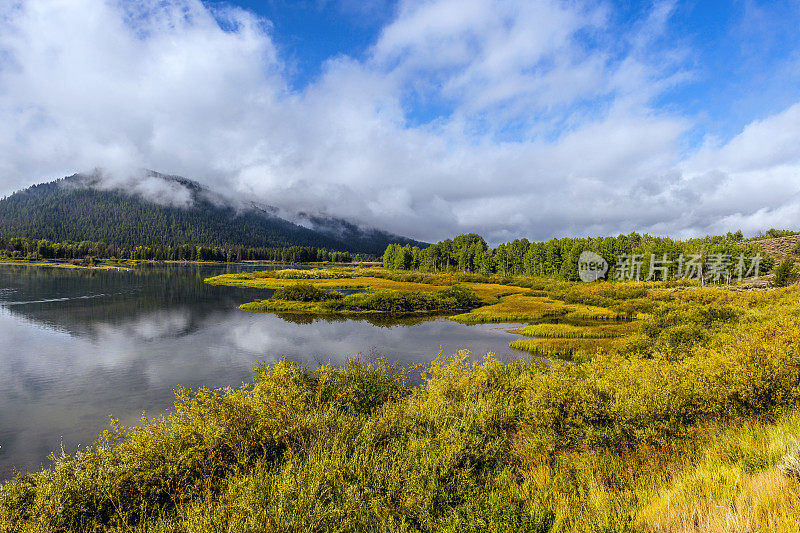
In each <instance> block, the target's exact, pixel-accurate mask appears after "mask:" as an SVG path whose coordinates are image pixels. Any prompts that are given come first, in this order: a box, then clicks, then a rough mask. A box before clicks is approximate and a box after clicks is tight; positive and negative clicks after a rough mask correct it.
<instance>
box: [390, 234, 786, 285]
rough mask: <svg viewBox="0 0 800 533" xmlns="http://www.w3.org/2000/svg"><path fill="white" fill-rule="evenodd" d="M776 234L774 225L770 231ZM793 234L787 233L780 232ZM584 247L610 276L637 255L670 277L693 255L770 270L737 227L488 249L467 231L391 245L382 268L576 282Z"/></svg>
mask: <svg viewBox="0 0 800 533" xmlns="http://www.w3.org/2000/svg"><path fill="white" fill-rule="evenodd" d="M770 231H771V232H773V233H778V230H770ZM780 233H785V234H791V232H788V231H787V232H780ZM584 251H592V252H595V253H596V254H598V255H600V256H602V257H603V259H605V260H606V261H607V262H608V264H609V271H608V274H607V276H608V279H614V278H615V276H616V274H617V270H616V269H617V265H618V264H619V260H620V259H621V258H631V257H633V256H636V257H637V258H638V259H637V260H641V266H640V276H641V278H642V279H646V278H647V277H648V276H649V275H650V269H651V263H650V258H651V257H653V258H657V259H658V261H659V263H658V265H659V268H661V269H667V271H668V275H669V277H676V275H679V274H680V273H679V269H680V267H681V261H688V259H689V258H691V257H692V256H695V257H700V258H702V260H703V261H710V260H718V261H727V262H728V263H727V266H728V267H730V270H731V271H733V270H734V269H735V267H736V266H737V261H739V259H740V258H742V257H744V258H745V259H746V264H745V267H746V268H748V269H749V268H750V267H751V266H752V265H753V258H755V257H756V256H760V257H759V261H758V263H759V264H758V267H759V271H760V272H761V273H763V272H767V271H769V270H770V269H771V268H772V266H773V264H774V261H773V259H772V258H771V257H769V256H767V255H766V254H765V252H764V251H763V250H762V249H761V248H759V247H758V246H757V245H755V244H753V243H752V242H751V241H750V240H747V239H745V238H744V237H743V235H742V232H741V231H737V232H735V233H728V234H727V235H721V236H707V237H703V238H695V239H688V240H685V241H681V240H675V239H671V238H669V237H653V236H650V235H646V234H645V235H640V234H639V233H630V234H628V235H619V236H617V237H596V238H570V237H567V238H560V239H551V240H549V241H546V242H530V241H528V239H517V240H514V241H512V242H508V243H503V244H500V245H499V246H497V247H496V248H491V247H489V246H488V245H487V244H486V241H485V240H484V239H483V237H481V236H480V235H477V234H475V233H468V234H465V235H459V236H457V237H455V238H454V239H445V240H443V241H440V242H437V243H436V244H432V245H431V246H429V247H427V248H417V247H412V246H409V245H406V246H400V245H399V244H390V245H389V246H388V247H387V248H386V251H385V252H384V254H383V265H384V267H386V268H388V269H392V270H419V271H423V272H443V271H460V272H475V273H480V274H484V275H491V274H500V275H503V276H519V275H529V276H548V277H556V278H559V279H564V280H569V281H577V280H578V279H579V276H578V260H579V257H580V254H581V253H582V252H584Z"/></svg>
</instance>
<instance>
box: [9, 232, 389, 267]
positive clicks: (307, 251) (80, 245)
mask: <svg viewBox="0 0 800 533" xmlns="http://www.w3.org/2000/svg"><path fill="white" fill-rule="evenodd" d="M0 257H4V258H6V259H16V260H28V261H38V260H42V259H62V260H87V259H121V260H122V259H124V260H143V261H220V262H235V261H280V262H286V263H308V262H316V261H331V262H337V263H339V262H342V263H349V262H353V261H355V262H360V261H373V260H375V257H373V256H371V255H368V254H353V253H350V252H340V251H335V250H327V249H325V248H316V247H313V246H286V247H272V248H268V247H263V248H253V247H244V246H205V245H194V244H175V245H156V246H117V245H115V244H107V243H103V242H90V241H82V242H50V241H48V240H44V239H25V238H11V239H4V238H2V237H0Z"/></svg>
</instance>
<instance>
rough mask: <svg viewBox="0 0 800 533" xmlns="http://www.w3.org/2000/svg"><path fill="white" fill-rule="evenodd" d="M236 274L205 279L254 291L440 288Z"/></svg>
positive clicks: (383, 281) (382, 281) (378, 280)
mask: <svg viewBox="0 0 800 533" xmlns="http://www.w3.org/2000/svg"><path fill="white" fill-rule="evenodd" d="M237 276H238V274H222V275H220V276H214V277H212V278H208V279H206V280H205V281H206V283H209V284H211V285H230V286H232V287H249V288H254V289H280V288H281V287H287V286H291V285H296V284H297V283H300V282H302V283H310V284H312V285H314V286H316V287H319V288H320V289H337V290H347V289H383V290H394V291H422V292H435V291H438V290H439V289H441V288H442V287H441V286H438V285H430V284H426V283H411V282H406V281H392V280H388V279H381V278H372V277H366V276H359V277H355V278H339V279H293V278H243V277H237Z"/></svg>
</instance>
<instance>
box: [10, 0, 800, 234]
mask: <svg viewBox="0 0 800 533" xmlns="http://www.w3.org/2000/svg"><path fill="white" fill-rule="evenodd" d="M395 9H396V11H395V14H394V17H393V18H392V19H391V21H390V22H389V23H388V24H387V25H385V26H384V27H383V28H382V31H381V32H380V35H379V37H378V38H377V39H376V41H375V42H374V43H373V44H372V46H371V47H370V49H369V50H367V52H366V53H365V54H364V57H361V58H353V57H348V56H335V57H331V58H330V59H328V60H327V62H326V63H325V65H324V66H323V69H322V73H321V74H320V75H319V76H318V77H317V78H316V79H314V80H313V81H311V82H310V83H308V84H307V85H305V86H304V87H302V88H300V89H296V88H292V87H291V84H290V83H289V74H288V73H287V68H288V67H287V65H286V63H285V59H284V58H282V57H281V54H280V53H279V51H278V50H279V49H280V47H279V46H277V44H276V43H275V42H274V40H273V36H272V32H271V25H270V22H269V21H267V20H263V19H260V18H258V17H257V16H256V15H254V14H252V13H250V12H247V11H245V10H242V9H239V8H236V7H229V6H227V7H226V6H222V7H221V6H219V5H217V4H214V6H213V7H209V6H207V5H204V4H203V3H201V2H199V1H192V0H166V1H156V0H145V1H141V2H122V1H111V0H108V1H102V0H49V1H44V0H41V1H39V0H27V1H23V2H17V1H11V0H0V153H2V154H4V155H3V156H2V157H0V194H9V193H10V192H12V191H13V190H16V189H19V188H22V187H25V186H27V185H30V184H32V183H35V182H40V181H45V180H48V179H55V178H58V177H61V176H64V175H67V174H72V173H74V172H78V171H84V170H88V169H92V168H95V167H103V168H104V169H106V172H108V173H111V174H116V175H130V174H131V173H133V172H134V171H133V170H132V169H137V168H143V167H144V168H152V169H155V170H157V171H159V172H163V173H167V174H178V175H183V176H186V177H189V178H192V179H196V180H198V181H200V182H201V183H203V184H204V185H206V186H208V187H210V188H211V189H213V190H217V191H220V192H222V193H224V194H225V195H226V196H237V197H240V198H247V199H248V200H256V201H258V202H261V203H265V204H269V205H275V206H279V207H281V208H282V209H284V210H286V211H304V212H318V213H325V214H329V215H334V216H340V217H345V218H348V219H351V220H354V221H357V222H360V223H365V224H369V225H373V226H377V227H380V228H383V229H388V230H390V231H393V232H395V233H400V234H404V235H408V236H411V237H415V238H418V239H422V240H429V241H433V240H438V239H440V238H444V237H447V236H452V235H454V234H457V233H462V232H468V231H476V232H479V233H481V234H483V235H485V236H486V237H487V240H489V241H491V242H493V243H497V242H499V241H503V240H507V239H513V238H516V237H523V236H524V237H528V238H533V239H545V238H549V237H552V236H563V235H596V234H613V233H619V232H629V231H633V230H636V231H639V232H650V233H659V234H671V235H676V236H686V235H696V234H705V233H709V232H725V231H729V230H735V229H739V228H741V229H743V230H744V231H745V232H746V233H747V232H751V233H752V232H755V231H756V230H758V229H765V228H766V227H770V226H786V227H796V226H797V220H798V219H799V218H800V217H799V216H798V215H800V142H798V140H797V139H798V138H799V137H800V98H798V102H799V103H797V104H794V105H791V106H789V107H787V108H785V109H783V110H780V111H778V112H777V113H775V114H773V115H771V116H765V117H759V118H758V119H757V120H755V121H753V122H751V123H750V124H748V125H746V126H745V127H744V128H743V129H742V130H741V131H740V132H739V133H738V134H737V135H735V136H733V137H732V138H729V139H722V140H720V139H716V138H713V137H712V136H710V135H705V136H702V135H701V138H700V140H699V141H696V142H694V143H690V142H689V141H688V140H687V139H689V138H690V137H692V136H693V135H694V136H695V137H696V130H697V127H698V122H699V121H700V119H699V118H698V117H696V116H693V115H692V114H691V113H682V112H681V110H680V109H675V108H673V107H670V106H663V105H659V102H660V98H661V97H662V96H663V95H664V94H665V92H667V91H670V90H672V89H674V88H675V87H680V86H681V84H684V83H686V82H687V80H691V79H692V77H693V76H694V75H695V73H694V70H693V66H692V50H691V47H690V46H687V45H686V44H681V43H677V44H672V43H669V44H666V45H665V42H664V41H665V33H666V29H667V28H668V26H669V24H670V17H671V14H672V12H673V10H674V6H673V5H672V4H671V3H657V4H655V5H654V6H652V8H651V9H649V10H648V11H647V12H646V13H644V14H643V15H642V16H641V17H638V18H637V19H636V21H635V23H633V24H631V25H630V26H629V27H626V28H625V31H624V32H622V33H620V31H619V30H620V28H619V21H618V18H617V17H616V16H615V12H614V7H613V6H612V5H611V4H605V3H591V2H590V3H572V2H570V3H565V2H561V1H556V0H494V1H490V0H401V1H400V2H399V3H398V5H397V6H396V8H395ZM621 36H622V37H621Z"/></svg>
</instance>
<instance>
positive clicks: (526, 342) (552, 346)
mask: <svg viewBox="0 0 800 533" xmlns="http://www.w3.org/2000/svg"><path fill="white" fill-rule="evenodd" d="M621 344H622V341H621V339H520V340H516V341H511V342H510V343H509V346H511V347H512V348H514V349H515V350H522V351H524V352H528V353H530V354H533V355H538V356H541V357H555V358H557V359H567V360H573V359H587V358H591V357H592V356H594V355H595V354H597V351H598V350H603V351H605V352H611V351H616V350H618V349H619V347H620V346H621Z"/></svg>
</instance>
